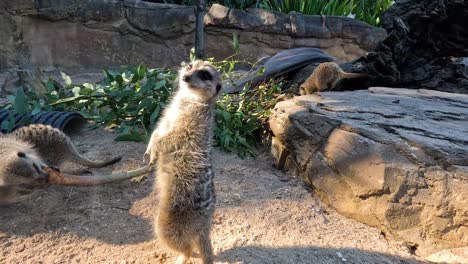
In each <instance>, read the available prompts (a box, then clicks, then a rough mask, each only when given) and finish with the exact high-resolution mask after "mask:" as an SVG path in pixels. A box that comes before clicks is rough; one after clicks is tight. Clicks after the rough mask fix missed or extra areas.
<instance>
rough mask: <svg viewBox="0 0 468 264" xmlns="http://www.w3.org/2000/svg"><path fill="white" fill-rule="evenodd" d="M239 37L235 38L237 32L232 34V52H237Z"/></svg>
mask: <svg viewBox="0 0 468 264" xmlns="http://www.w3.org/2000/svg"><path fill="white" fill-rule="evenodd" d="M239 46H240V45H239V37H238V36H237V32H232V47H233V48H234V51H236V52H237V51H238V50H239Z"/></svg>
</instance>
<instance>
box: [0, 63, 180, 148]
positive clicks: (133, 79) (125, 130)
mask: <svg viewBox="0 0 468 264" xmlns="http://www.w3.org/2000/svg"><path fill="white" fill-rule="evenodd" d="M104 73H105V77H104V79H103V80H102V81H101V82H99V83H97V84H91V83H84V84H78V85H74V84H72V80H71V79H70V77H69V76H68V75H66V74H64V73H62V78H63V79H64V81H65V83H66V86H65V87H63V88H61V89H60V88H57V87H56V86H54V85H53V83H54V82H53V80H51V79H49V81H48V82H47V83H46V87H47V90H48V92H47V93H46V96H45V98H44V97H43V96H41V95H38V94H34V93H30V94H28V95H27V96H25V95H24V94H23V93H18V94H17V95H16V96H15V97H10V98H9V99H10V101H11V102H12V103H11V107H12V108H14V109H15V110H16V109H26V111H28V110H30V109H35V111H36V112H38V111H40V110H45V111H51V110H54V111H78V112H80V113H81V114H82V115H83V116H85V117H86V118H89V119H92V120H94V121H95V122H96V124H98V125H104V126H111V127H115V128H116V129H117V130H118V131H119V132H120V135H119V137H117V139H116V140H134V141H146V140H147V133H139V132H137V130H136V129H135V128H137V127H141V128H143V130H145V131H147V130H149V129H151V128H152V127H154V125H155V123H156V121H157V120H158V118H159V117H160V115H161V111H162V109H163V108H164V107H165V104H166V103H167V101H168V100H169V97H170V95H171V94H172V89H173V86H174V85H173V83H174V80H175V78H176V75H175V74H174V73H173V72H172V71H171V70H168V69H159V68H156V69H147V68H146V67H145V66H144V65H140V66H138V67H126V68H124V69H123V70H122V71H120V72H119V71H113V70H105V71H104ZM21 91H22V90H21ZM24 97H27V99H21V100H18V98H24Z"/></svg>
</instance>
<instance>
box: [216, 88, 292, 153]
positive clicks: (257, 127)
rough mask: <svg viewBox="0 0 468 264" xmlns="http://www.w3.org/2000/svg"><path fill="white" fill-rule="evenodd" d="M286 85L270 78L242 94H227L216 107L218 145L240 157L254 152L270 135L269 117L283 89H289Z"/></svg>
mask: <svg viewBox="0 0 468 264" xmlns="http://www.w3.org/2000/svg"><path fill="white" fill-rule="evenodd" d="M283 87H284V82H282V81H275V80H271V81H269V82H266V83H262V84H260V85H258V86H256V87H255V88H254V89H248V90H247V89H244V90H243V91H242V92H241V93H239V94H226V95H224V96H223V97H222V98H221V99H220V100H219V101H218V105H217V108H216V127H215V133H214V134H215V141H216V142H217V145H218V146H219V147H220V148H221V149H223V150H225V151H236V152H237V153H238V154H239V156H241V157H245V156H246V155H251V156H254V155H255V151H254V147H255V146H256V145H258V144H259V143H261V142H267V140H268V138H269V136H270V133H269V131H270V130H269V127H268V118H269V117H270V113H271V109H273V107H274V105H275V104H276V103H277V102H278V99H279V98H281V97H282V96H283V95H284V94H282V93H284V92H287V91H286V90H284V89H283Z"/></svg>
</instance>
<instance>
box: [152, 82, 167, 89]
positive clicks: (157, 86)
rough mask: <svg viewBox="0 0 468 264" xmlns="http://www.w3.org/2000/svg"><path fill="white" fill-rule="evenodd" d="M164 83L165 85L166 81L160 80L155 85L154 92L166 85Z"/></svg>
mask: <svg viewBox="0 0 468 264" xmlns="http://www.w3.org/2000/svg"><path fill="white" fill-rule="evenodd" d="M166 83H167V81H166V80H161V81H159V82H157V83H156V84H155V86H154V89H156V90H158V89H161V88H162V87H163V86H164V85H166Z"/></svg>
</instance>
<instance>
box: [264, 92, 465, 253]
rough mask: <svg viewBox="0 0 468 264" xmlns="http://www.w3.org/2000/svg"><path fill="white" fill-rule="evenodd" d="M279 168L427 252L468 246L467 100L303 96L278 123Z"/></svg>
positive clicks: (276, 115)
mask: <svg viewBox="0 0 468 264" xmlns="http://www.w3.org/2000/svg"><path fill="white" fill-rule="evenodd" d="M270 126H271V129H272V131H273V134H274V138H273V144H272V145H273V146H272V153H273V155H274V156H275V157H276V158H277V161H278V166H279V167H280V168H285V169H289V170H291V171H293V172H294V173H295V174H296V175H298V176H301V177H303V178H304V179H305V180H306V181H307V182H309V183H310V184H311V186H313V188H314V189H315V190H316V192H317V193H318V194H319V195H320V196H321V197H322V198H323V200H324V201H325V202H326V203H328V204H330V205H331V206H333V207H334V208H336V209H337V210H338V211H339V212H340V213H342V214H344V215H346V216H348V217H352V218H354V219H357V220H359V221H361V222H364V223H367V224H369V225H372V226H376V227H379V228H381V229H382V230H383V231H384V232H387V233H390V234H393V235H395V236H397V237H399V238H401V239H403V240H405V241H407V242H408V243H409V245H410V246H412V247H413V248H415V249H417V253H419V254H421V255H424V256H425V255H428V254H430V253H433V252H435V251H437V250H439V249H443V248H450V247H462V246H467V245H468V225H467V223H468V207H467V204H466V201H467V200H468V158H467V157H468V96H467V95H461V94H448V93H442V92H435V91H428V90H407V89H388V88H370V89H369V90H361V91H353V92H324V93H321V95H308V96H300V97H295V98H294V99H292V100H288V101H283V102H280V103H278V104H277V105H276V107H275V109H274V111H273V113H272V115H271V119H270Z"/></svg>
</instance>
